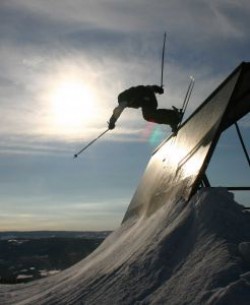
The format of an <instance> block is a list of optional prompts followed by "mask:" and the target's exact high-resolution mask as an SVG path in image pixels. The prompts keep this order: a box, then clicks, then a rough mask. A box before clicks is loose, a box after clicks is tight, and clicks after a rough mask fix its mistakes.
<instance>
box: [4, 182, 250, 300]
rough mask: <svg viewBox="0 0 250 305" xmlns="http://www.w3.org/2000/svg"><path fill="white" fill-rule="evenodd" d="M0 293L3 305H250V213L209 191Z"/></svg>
mask: <svg viewBox="0 0 250 305" xmlns="http://www.w3.org/2000/svg"><path fill="white" fill-rule="evenodd" d="M0 289H1V290H0V291H1V293H0V304H3V305H14V304H23V305H24V304H30V305H31V304H37V305H41V304H43V305H45V304H46V305H49V304H60V305H64V304H65V305H69V304H76V305H80V304H88V305H91V304H93V305H94V304H107V305H108V304H117V305H118V304H119V305H125V304H126V305H131V304H137V305H139V304H141V305H142V304H171V305H177V304H178V305H185V304H192V305H201V304H202V305H236V304H237V305H238V304H240V305H249V303H250V213H249V209H247V208H246V207H244V206H241V205H239V204H238V203H236V202H235V201H234V199H233V195H232V193H229V192H228V191H226V190H225V189H223V188H204V189H201V190H200V191H199V192H198V193H197V194H196V195H195V196H194V197H193V198H192V199H191V200H190V202H189V203H188V204H186V203H185V202H184V201H179V202H178V203H171V202H168V203H167V204H165V205H164V206H163V207H162V208H160V209H159V210H158V211H157V212H156V213H155V214H153V215H152V216H151V217H149V218H145V219H143V218H141V219H139V220H138V219H136V218H134V219H133V218H132V219H131V220H130V221H126V222H125V223H124V224H123V225H122V226H121V227H120V228H119V229H118V230H117V231H116V232H113V233H112V234H111V235H110V236H109V237H108V238H107V239H106V240H105V241H104V242H103V243H102V245H101V246H100V247H98V248H97V250H96V251H94V252H93V253H92V254H91V255H90V256H89V257H87V258H86V259H84V260H83V261H81V262H79V263H78V264H76V265H75V266H73V267H71V268H69V269H67V270H65V271H63V272H61V273H58V274H56V275H53V276H50V277H48V278H46V279H42V280H39V281H34V282H32V283H29V284H23V285H18V286H15V287H13V286H11V285H6V286H5V285H2V286H1V288H0Z"/></svg>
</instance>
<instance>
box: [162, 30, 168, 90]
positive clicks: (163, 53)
mask: <svg viewBox="0 0 250 305" xmlns="http://www.w3.org/2000/svg"><path fill="white" fill-rule="evenodd" d="M166 37H167V34H166V32H165V33H164V36H163V45H162V54H161V87H162V88H163V72H164V61H165V46H166Z"/></svg>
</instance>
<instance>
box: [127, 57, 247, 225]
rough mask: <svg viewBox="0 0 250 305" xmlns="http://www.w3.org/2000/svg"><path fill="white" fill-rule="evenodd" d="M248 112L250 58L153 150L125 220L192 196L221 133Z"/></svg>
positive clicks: (150, 212) (148, 213)
mask: <svg viewBox="0 0 250 305" xmlns="http://www.w3.org/2000/svg"><path fill="white" fill-rule="evenodd" d="M249 111H250V63H244V62H243V63H242V64H241V65H239V66H238V67H237V68H236V69H235V70H234V71H233V72H232V73H231V74H230V75H229V76H228V77H227V78H226V79H225V80H224V82H223V83H222V84H221V85H220V86H219V87H218V88H217V89H216V90H215V91H214V92H213V93H212V94H211V95H210V96H209V97H208V98H207V99H206V100H205V101H204V103H202V104H201V105H200V106H199V107H198V108H197V110H196V111H195V112H194V113H193V114H192V115H191V116H190V117H189V118H188V120H186V121H185V122H184V123H183V125H182V126H181V127H180V129H179V131H178V133H177V135H172V136H170V138H168V139H167V140H165V141H163V143H162V144H161V145H160V146H159V147H158V148H157V149H156V151H155V152H154V153H153V155H152V157H151V159H150V161H149V163H148V166H147V168H146V170H145V173H144V175H143V177H142V179H141V182H140V183H139V186H138V188H137V190H136V192H135V194H134V197H133V198H132V201H131V203H130V205H129V207H128V210H127V212H126V214H125V216H124V219H123V222H125V221H127V220H128V219H130V218H132V217H141V216H144V217H148V216H150V215H151V214H153V213H154V212H155V211H156V210H157V209H159V208H160V207H161V206H162V205H164V204H167V202H168V201H169V200H170V201H171V202H176V201H178V200H179V199H184V200H186V201H187V200H189V198H190V197H191V196H192V194H193V193H194V192H195V191H196V190H197V188H198V186H199V183H200V181H201V178H202V176H203V175H204V172H205V170H206V168H207V166H208V163H209V160H210V158H211V156H212V154H213V151H214V148H215V146H216V144H217V141H218V139H219V137H220V134H221V133H222V132H223V130H225V129H226V128H228V127H229V126H230V125H232V124H233V123H234V122H236V121H237V120H239V119H240V118H241V117H243V116H244V115H246V114H247V113H248V112H249Z"/></svg>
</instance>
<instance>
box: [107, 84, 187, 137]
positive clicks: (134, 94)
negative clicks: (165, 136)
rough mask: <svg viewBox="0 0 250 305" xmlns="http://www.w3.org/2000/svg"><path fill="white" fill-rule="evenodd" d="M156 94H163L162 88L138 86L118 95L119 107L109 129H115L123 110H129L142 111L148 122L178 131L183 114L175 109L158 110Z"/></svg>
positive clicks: (115, 110) (111, 119)
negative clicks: (136, 109) (167, 126)
mask: <svg viewBox="0 0 250 305" xmlns="http://www.w3.org/2000/svg"><path fill="white" fill-rule="evenodd" d="M155 93H158V94H163V93H164V90H163V88H162V87H159V86H157V85H153V86H137V87H131V88H129V89H127V90H125V91H123V92H122V93H120V94H119V95H118V104H119V105H118V106H117V107H116V108H115V109H114V111H113V114H112V116H111V118H110V120H109V123H108V124H109V126H108V127H109V129H114V128H115V123H116V121H117V119H118V118H119V117H120V115H121V113H122V112H123V110H124V109H125V108H126V107H128V108H140V107H141V109H142V115H143V118H144V119H145V120H146V121H149V122H154V123H158V124H166V125H170V126H171V128H172V131H174V132H175V131H176V129H177V125H178V123H179V122H180V120H181V116H182V113H181V112H180V111H179V110H178V109H177V108H175V107H173V110H172V109H157V107H158V103H157V99H156V96H155Z"/></svg>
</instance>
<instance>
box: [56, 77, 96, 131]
mask: <svg viewBox="0 0 250 305" xmlns="http://www.w3.org/2000/svg"><path fill="white" fill-rule="evenodd" d="M94 100H95V99H94V93H93V90H91V88H90V87H89V86H87V85H86V84H84V83H83V82H82V81H80V80H74V79H69V80H64V81H61V82H59V83H58V84H57V85H56V87H55V88H54V89H53V90H52V93H51V115H52V120H53V124H54V126H55V127H58V128H60V129H61V130H63V131H68V132H72V131H73V130H77V129H79V128H81V127H83V126H86V125H88V124H89V123H90V122H91V120H92V119H93V116H94V113H95V109H94Z"/></svg>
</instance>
